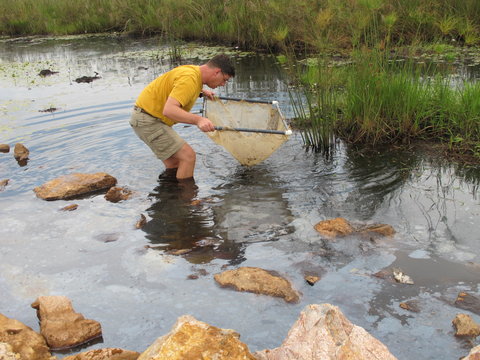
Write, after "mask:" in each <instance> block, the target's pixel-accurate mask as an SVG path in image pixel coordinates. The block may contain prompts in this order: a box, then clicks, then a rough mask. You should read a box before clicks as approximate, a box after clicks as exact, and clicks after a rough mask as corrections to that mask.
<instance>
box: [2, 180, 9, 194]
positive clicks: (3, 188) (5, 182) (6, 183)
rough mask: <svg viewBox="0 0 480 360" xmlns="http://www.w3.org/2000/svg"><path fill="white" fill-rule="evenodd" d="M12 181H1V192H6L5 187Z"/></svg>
mask: <svg viewBox="0 0 480 360" xmlns="http://www.w3.org/2000/svg"><path fill="white" fill-rule="evenodd" d="M9 181H10V179H5V180H1V181H0V191H3V190H5V186H7V185H8V182H9Z"/></svg>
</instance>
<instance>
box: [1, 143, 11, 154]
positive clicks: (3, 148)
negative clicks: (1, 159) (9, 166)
mask: <svg viewBox="0 0 480 360" xmlns="http://www.w3.org/2000/svg"><path fill="white" fill-rule="evenodd" d="M0 152H2V153H8V152H10V145H8V144H0Z"/></svg>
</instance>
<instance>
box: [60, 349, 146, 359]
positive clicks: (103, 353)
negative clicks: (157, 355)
mask: <svg viewBox="0 0 480 360" xmlns="http://www.w3.org/2000/svg"><path fill="white" fill-rule="evenodd" d="M139 356H140V353H138V352H136V351H128V350H123V349H118V348H106V349H96V350H90V351H87V352H83V353H80V354H77V355H72V356H67V357H64V358H63V360H136V359H137V358H138V357H139Z"/></svg>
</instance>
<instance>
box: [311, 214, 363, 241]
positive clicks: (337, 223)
mask: <svg viewBox="0 0 480 360" xmlns="http://www.w3.org/2000/svg"><path fill="white" fill-rule="evenodd" d="M315 230H317V231H318V232H319V233H320V234H322V235H324V236H327V237H331V238H335V237H337V236H345V235H350V234H351V233H352V232H353V231H354V229H353V227H352V226H351V225H350V224H349V222H348V221H347V220H345V219H344V218H335V219H330V220H324V221H320V222H319V223H317V224H316V225H315Z"/></svg>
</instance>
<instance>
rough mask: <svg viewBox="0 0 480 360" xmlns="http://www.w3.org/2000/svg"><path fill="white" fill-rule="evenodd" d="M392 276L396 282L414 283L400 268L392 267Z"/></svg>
mask: <svg viewBox="0 0 480 360" xmlns="http://www.w3.org/2000/svg"><path fill="white" fill-rule="evenodd" d="M393 278H394V279H395V281H396V282H399V283H401V284H408V285H413V284H414V282H413V280H412V278H411V277H410V276H408V275H407V274H405V273H404V272H403V271H402V270H401V269H393Z"/></svg>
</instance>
